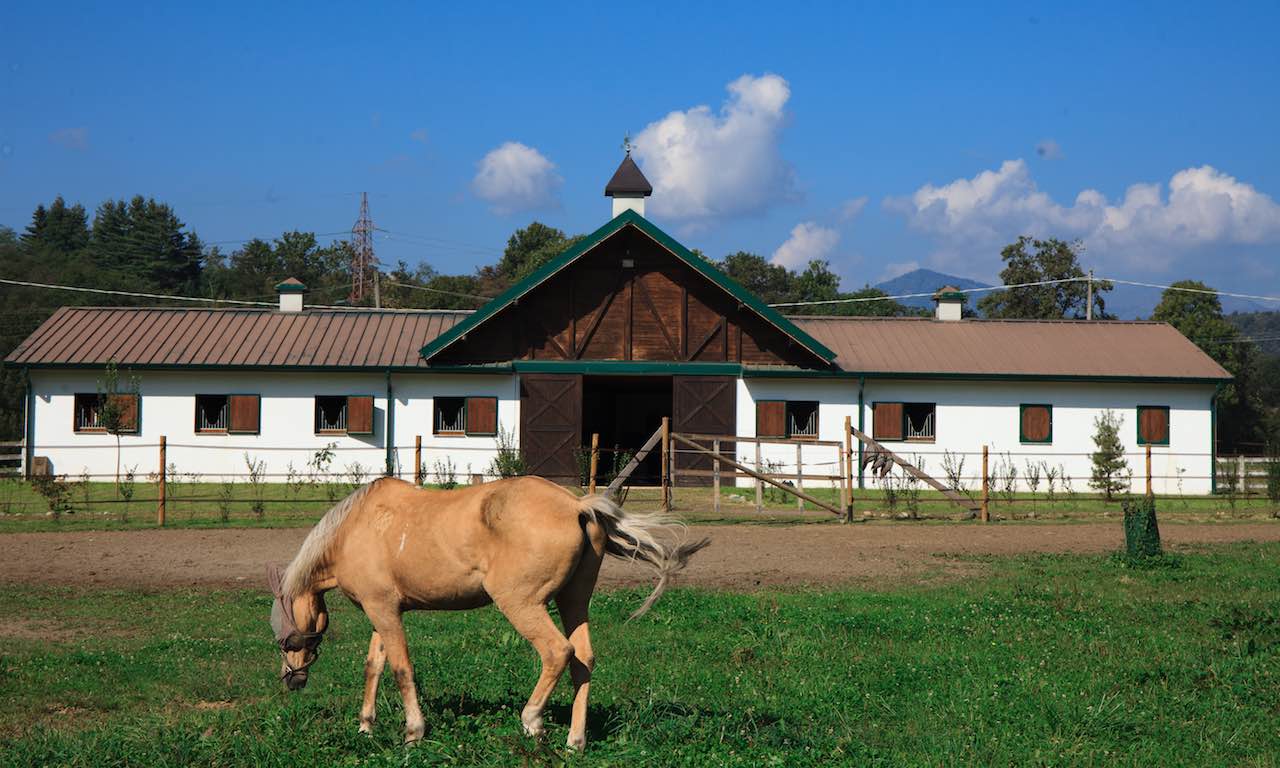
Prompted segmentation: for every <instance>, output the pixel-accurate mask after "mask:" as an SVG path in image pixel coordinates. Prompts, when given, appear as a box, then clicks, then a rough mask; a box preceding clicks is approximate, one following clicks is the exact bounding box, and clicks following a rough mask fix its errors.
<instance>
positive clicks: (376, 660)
mask: <svg viewBox="0 0 1280 768" xmlns="http://www.w3.org/2000/svg"><path fill="white" fill-rule="evenodd" d="M386 665H387V649H386V648H385V647H384V646H383V644H382V637H381V636H380V635H379V634H378V633H377V632H376V631H375V632H374V633H373V636H372V637H370V638H369V657H368V658H367V659H365V662H364V704H363V706H361V707H360V732H361V733H373V721H374V719H375V718H376V717H377V713H376V712H375V711H374V708H375V707H376V705H377V699H378V680H379V678H381V677H382V668H383V667H385V666H386Z"/></svg>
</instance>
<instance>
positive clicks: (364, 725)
mask: <svg viewBox="0 0 1280 768" xmlns="http://www.w3.org/2000/svg"><path fill="white" fill-rule="evenodd" d="M360 732H361V733H363V734H365V735H373V720H372V719H368V720H366V719H365V718H363V717H362V718H360Z"/></svg>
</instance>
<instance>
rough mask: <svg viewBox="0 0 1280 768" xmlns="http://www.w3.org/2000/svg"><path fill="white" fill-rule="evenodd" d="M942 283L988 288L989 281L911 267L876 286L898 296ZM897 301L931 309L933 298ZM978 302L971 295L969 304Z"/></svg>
mask: <svg viewBox="0 0 1280 768" xmlns="http://www.w3.org/2000/svg"><path fill="white" fill-rule="evenodd" d="M944 285H954V286H955V287H957V288H989V287H991V286H990V284H989V283H980V282H978V281H977V280H970V279H969V278H967V277H957V276H955V275H948V274H945V273H942V272H935V271H934V270H932V269H913V270H911V271H910V272H907V273H905V274H901V275H898V276H897V277H895V278H893V279H892V280H885V281H884V282H883V283H877V284H876V285H875V287H876V288H879V289H880V290H882V291H884V292H885V293H887V294H889V295H890V296H900V295H902V294H904V293H930V294H931V293H933V292H934V291H936V290H938V289H939V288H941V287H942V286H944ZM899 303H901V304H905V305H906V306H908V307H921V308H923V309H933V299H931V298H929V297H928V296H917V297H915V298H911V299H900V300H899ZM977 303H978V301H977V297H976V296H975V297H971V298H970V300H969V306H970V307H974V306H976V305H977Z"/></svg>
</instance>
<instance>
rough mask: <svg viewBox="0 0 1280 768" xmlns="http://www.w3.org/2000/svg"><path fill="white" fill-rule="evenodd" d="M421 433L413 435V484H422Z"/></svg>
mask: <svg viewBox="0 0 1280 768" xmlns="http://www.w3.org/2000/svg"><path fill="white" fill-rule="evenodd" d="M422 480H423V477H422V435H414V436H413V484H414V485H422Z"/></svg>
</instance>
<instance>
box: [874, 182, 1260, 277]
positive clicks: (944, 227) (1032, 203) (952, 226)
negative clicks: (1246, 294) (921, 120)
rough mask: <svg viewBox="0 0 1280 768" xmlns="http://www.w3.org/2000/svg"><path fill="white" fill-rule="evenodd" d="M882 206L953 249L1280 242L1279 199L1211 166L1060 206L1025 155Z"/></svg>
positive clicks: (1170, 256) (1140, 248) (1171, 247)
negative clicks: (1045, 240) (1052, 240)
mask: <svg viewBox="0 0 1280 768" xmlns="http://www.w3.org/2000/svg"><path fill="white" fill-rule="evenodd" d="M885 207H886V208H887V209H889V210H891V211H896V212H898V213H901V214H903V215H905V216H906V217H907V220H908V221H909V222H910V224H911V225H912V226H913V227H916V228H917V229H920V230H923V231H925V232H929V233H931V234H934V235H936V236H938V237H939V238H940V239H942V240H943V241H944V243H945V244H946V245H947V246H949V250H950V251H952V253H953V254H954V255H956V256H960V255H963V253H964V251H965V250H967V249H978V248H980V249H982V250H984V251H989V247H990V246H992V245H996V244H1002V243H1007V242H1010V241H1012V239H1013V238H1014V237H1016V236H1017V235H1019V234H1030V235H1037V236H1056V237H1064V238H1081V239H1083V240H1084V241H1085V243H1086V245H1087V246H1088V247H1089V249H1090V250H1091V251H1093V252H1095V253H1101V254H1104V255H1107V256H1109V257H1114V258H1117V259H1120V260H1123V261H1129V262H1131V263H1134V264H1138V263H1143V264H1146V265H1152V264H1154V265H1156V266H1168V265H1169V264H1171V263H1172V262H1173V261H1175V260H1176V259H1177V258H1178V256H1179V255H1180V254H1181V253H1184V252H1189V251H1191V250H1193V249H1195V248H1196V247H1199V246H1206V245H1228V244H1259V243H1273V242H1280V205H1277V204H1276V202H1275V201H1274V200H1272V199H1271V198H1270V197H1269V196H1267V195H1266V194H1264V193H1262V192H1259V191H1258V190H1257V189H1255V188H1254V187H1253V186H1252V185H1250V184H1246V183H1244V182H1241V181H1239V180H1237V179H1235V178H1234V177H1232V176H1229V175H1227V174H1225V173H1223V172H1221V171H1219V170H1217V169H1215V168H1213V167H1211V166H1207V165H1205V166H1201V167H1199V168H1188V169H1186V170H1182V171H1179V172H1177V173H1175V174H1174V175H1173V178H1171V179H1170V180H1169V184H1168V194H1167V196H1166V194H1165V186H1164V185H1162V184H1159V183H1154V184H1152V183H1145V184H1134V185H1133V186H1131V187H1129V189H1128V190H1126V192H1125V194H1124V196H1123V197H1122V198H1121V199H1120V200H1118V201H1116V202H1114V203H1112V202H1109V201H1108V200H1107V198H1106V196H1105V195H1103V194H1102V193H1101V192H1099V191H1097V190H1095V189H1086V190H1083V191H1081V192H1080V193H1079V194H1078V195H1076V198H1075V201H1074V202H1073V203H1072V204H1070V205H1062V204H1059V203H1058V202H1056V201H1054V200H1053V199H1052V198H1051V197H1050V196H1049V195H1048V194H1046V193H1044V192H1042V191H1041V190H1040V189H1039V188H1038V187H1037V186H1036V183H1035V181H1034V180H1033V179H1032V178H1031V174H1030V172H1029V170H1028V168H1027V164H1026V163H1025V162H1023V161H1022V160H1007V161H1005V162H1004V163H1003V164H1001V166H1000V168H999V169H997V170H994V171H991V170H988V171H982V172H981V173H979V174H977V175H976V176H974V177H973V178H969V179H956V180H955V181H952V182H950V183H948V184H944V185H942V186H934V185H932V184H926V185H924V186H922V187H920V188H919V189H917V190H916V191H915V192H914V193H913V194H912V195H910V196H909V197H905V198H890V199H887V200H886V201H885ZM956 246H961V247H959V248H957V247H956ZM937 260H938V259H937V258H935V261H937Z"/></svg>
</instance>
